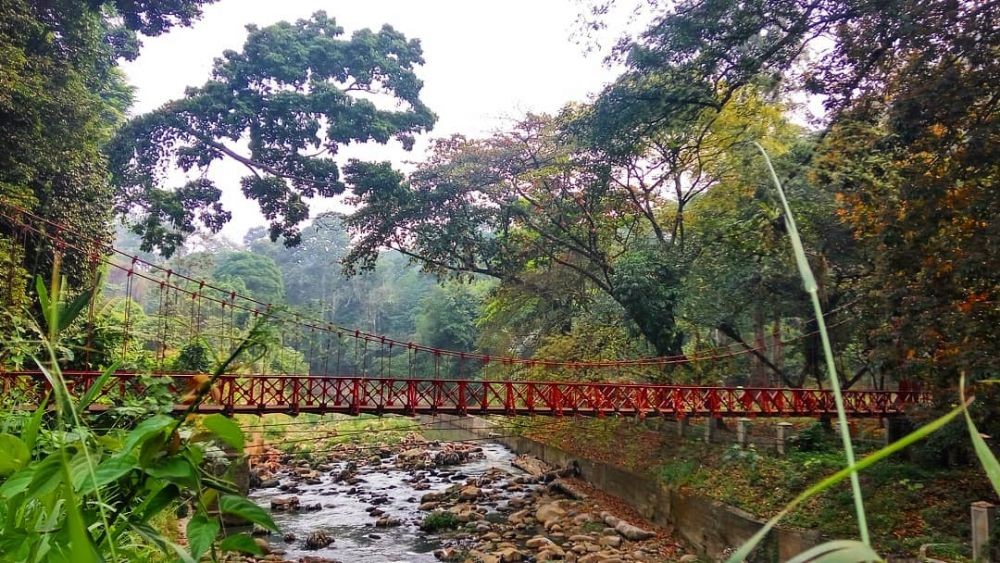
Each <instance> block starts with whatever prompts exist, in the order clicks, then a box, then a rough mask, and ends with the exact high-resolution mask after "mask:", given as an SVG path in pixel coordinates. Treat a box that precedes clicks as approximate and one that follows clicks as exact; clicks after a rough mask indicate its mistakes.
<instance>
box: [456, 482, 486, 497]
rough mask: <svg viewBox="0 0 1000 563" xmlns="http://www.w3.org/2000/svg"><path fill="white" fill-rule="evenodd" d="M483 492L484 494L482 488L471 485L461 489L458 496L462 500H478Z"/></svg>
mask: <svg viewBox="0 0 1000 563" xmlns="http://www.w3.org/2000/svg"><path fill="white" fill-rule="evenodd" d="M481 494H483V491H482V489H480V488H479V487H476V486H473V485H469V486H467V487H463V488H462V490H461V491H459V493H458V498H459V499H460V500H476V499H477V498H479V495H481Z"/></svg>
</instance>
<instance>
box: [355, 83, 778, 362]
mask: <svg viewBox="0 0 1000 563" xmlns="http://www.w3.org/2000/svg"><path fill="white" fill-rule="evenodd" d="M739 100H740V104H734V107H733V108H732V109H731V110H729V111H727V112H726V113H725V114H724V115H721V116H716V117H718V118H717V119H710V118H709V117H708V116H702V115H701V114H699V115H696V116H694V118H693V119H694V120H695V124H697V125H698V126H699V127H700V129H696V128H693V125H694V124H692V123H690V122H689V123H686V124H685V126H684V127H680V126H678V127H677V128H676V129H669V130H657V131H656V132H655V133H650V136H649V137H648V138H644V144H643V145H642V146H641V147H639V148H637V149H636V150H635V151H634V152H632V153H629V154H628V155H623V156H622V155H619V156H620V158H619V157H616V158H611V156H610V155H609V154H608V153H607V151H606V149H605V147H602V146H599V145H595V144H593V143H592V142H591V141H592V138H593V136H594V135H596V132H595V130H594V129H595V128H597V127H601V126H602V124H601V123H599V122H597V121H595V120H594V119H593V116H592V112H591V111H590V110H589V109H588V108H585V107H569V108H566V110H564V112H563V113H562V114H561V115H559V116H557V117H550V116H544V115H528V116H527V117H525V118H524V119H523V120H521V121H520V122H518V123H517V124H516V125H515V126H514V127H513V128H512V129H511V130H509V131H504V132H501V133H497V134H496V135H494V136H492V137H490V138H486V139H468V138H465V137H463V136H460V135H457V136H453V137H451V138H449V139H443V140H439V141H438V142H437V143H436V144H435V145H434V147H433V152H432V154H431V156H430V157H429V159H428V160H427V162H425V163H424V164H422V165H421V166H420V167H419V168H418V170H417V171H416V172H414V173H413V174H412V175H411V176H410V177H409V178H408V179H404V178H403V176H402V175H400V174H397V173H392V172H391V171H390V170H386V169H384V167H385V165H379V166H380V168H378V170H376V169H375V168H373V167H372V166H367V167H363V168H357V169H355V170H353V172H355V173H359V174H360V173H365V174H367V176H368V178H369V181H365V182H358V183H357V185H356V187H355V190H354V194H355V197H354V199H353V200H352V201H353V203H355V204H357V205H359V208H358V210H357V211H356V212H355V213H353V214H352V215H351V216H350V217H348V219H347V220H346V222H347V224H348V226H349V228H350V229H351V230H352V232H354V233H355V234H357V235H358V240H357V242H356V244H355V245H354V246H353V247H352V249H351V252H350V253H349V254H348V255H347V257H346V258H345V265H346V267H347V269H348V271H349V272H354V271H357V270H363V269H366V268H371V267H372V266H373V265H374V263H375V259H376V258H377V257H378V251H379V249H381V248H383V247H384V246H389V247H391V248H395V249H397V250H399V251H401V252H403V253H404V254H406V255H408V256H410V257H412V258H414V259H415V260H416V261H418V262H420V263H421V265H422V266H423V267H424V269H425V270H427V271H430V272H433V273H436V274H438V275H458V276H467V275H472V274H477V275H486V276H491V277H495V278H498V279H500V280H502V282H504V283H506V284H508V285H515V286H524V285H526V283H527V282H528V280H530V278H531V277H532V276H533V275H534V274H535V272H539V273H541V272H557V271H564V272H566V274H568V275H569V276H571V279H574V281H575V283H577V284H578V285H582V286H584V287H591V288H594V289H596V290H597V291H600V292H602V293H604V294H606V295H608V296H610V297H611V298H612V299H614V300H615V301H616V302H617V303H618V304H619V306H620V307H621V308H622V309H623V310H624V311H625V314H626V315H627V317H628V319H629V321H630V322H631V323H633V326H634V327H636V328H637V329H638V330H639V331H640V333H641V334H642V335H643V336H644V337H645V339H646V340H647V341H648V342H649V343H650V344H651V345H652V346H653V347H654V348H655V350H656V351H657V353H659V354H662V355H677V354H680V353H681V343H682V340H683V339H682V337H681V335H680V334H679V333H678V331H677V328H676V320H675V315H676V312H675V307H676V301H677V297H676V295H675V294H674V292H675V290H676V288H677V286H678V284H679V279H680V271H681V269H682V266H683V259H682V258H683V257H682V254H681V253H680V251H679V250H678V249H679V248H682V247H683V241H684V238H685V234H684V233H685V230H684V213H685V206H686V205H687V204H688V203H690V202H691V201H692V200H693V199H694V198H695V197H697V196H698V195H699V194H701V193H703V192H704V191H705V190H707V189H709V188H710V187H711V186H713V185H715V184H716V183H717V182H719V181H720V180H721V179H722V178H724V177H725V176H726V175H728V174H729V173H730V164H729V160H730V159H729V156H728V151H729V150H730V149H732V148H733V147H734V146H736V145H737V144H738V143H740V142H745V140H746V139H751V138H755V135H759V134H760V133H761V131H764V130H767V129H769V128H770V127H773V126H776V122H778V121H780V119H781V118H780V115H779V114H777V113H775V112H769V111H763V109H761V108H764V107H766V104H762V103H761V100H760V99H759V98H758V97H756V96H755V95H754V93H753V92H752V91H749V90H748V91H746V92H743V93H742V95H741V96H740V97H739ZM751 108H756V109H761V111H757V112H756V113H754V120H753V121H752V122H751V121H748V120H747V116H748V115H749V114H750V113H752V109H751ZM688 126H692V127H688ZM685 131H686V132H687V133H685ZM693 131H698V134H699V137H698V139H693V138H690V136H691V135H694V134H695V133H693ZM376 171H377V172H378V174H377V176H376V175H375V172H376ZM349 172H351V171H349ZM692 178H693V181H692ZM670 196H673V201H671V200H670V199H669V198H670ZM566 274H561V276H565V275H566ZM529 288H530V286H529Z"/></svg>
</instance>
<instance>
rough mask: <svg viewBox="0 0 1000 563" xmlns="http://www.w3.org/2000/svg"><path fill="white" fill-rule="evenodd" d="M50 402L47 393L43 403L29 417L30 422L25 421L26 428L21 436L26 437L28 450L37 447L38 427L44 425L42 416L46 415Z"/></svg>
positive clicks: (25, 442) (25, 441)
mask: <svg viewBox="0 0 1000 563" xmlns="http://www.w3.org/2000/svg"><path fill="white" fill-rule="evenodd" d="M48 404H49V395H48V393H46V394H45V397H44V398H43V399H42V402H41V404H39V405H38V408H37V409H35V412H34V413H32V415H31V418H29V419H28V422H26V423H24V430H22V431H21V436H22V438H23V439H24V445H25V446H26V447H27V448H28V452H31V451H33V450H34V449H35V442H36V441H37V440H38V429H39V428H41V426H42V417H43V416H44V415H45V408H46V407H47V406H48Z"/></svg>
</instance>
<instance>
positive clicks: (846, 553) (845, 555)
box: [788, 540, 882, 563]
mask: <svg viewBox="0 0 1000 563" xmlns="http://www.w3.org/2000/svg"><path fill="white" fill-rule="evenodd" d="M821 561H822V562H824V563H856V562H857V561H882V558H881V557H879V555H878V554H877V553H875V551H873V550H872V548H870V547H868V546H867V545H865V544H863V543H861V542H859V541H856V540H833V541H828V542H826V543H822V544H820V545H817V546H815V547H813V548H811V549H807V550H806V551H803V552H802V553H800V554H798V555H796V556H795V557H793V558H792V559H789V560H788V563H819V562H821Z"/></svg>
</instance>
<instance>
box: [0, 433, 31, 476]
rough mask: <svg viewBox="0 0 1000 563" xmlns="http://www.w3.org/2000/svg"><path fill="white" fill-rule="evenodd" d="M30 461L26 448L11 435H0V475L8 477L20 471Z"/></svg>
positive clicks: (29, 453) (29, 454)
mask: <svg viewBox="0 0 1000 563" xmlns="http://www.w3.org/2000/svg"><path fill="white" fill-rule="evenodd" d="M29 459H31V452H30V451H28V446H26V445H24V442H22V441H21V439H20V438H18V437H17V436H14V435H12V434H0V475H9V474H11V473H14V472H15V471H18V470H20V469H22V468H23V467H24V466H25V465H27V463H28V460H29Z"/></svg>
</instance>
